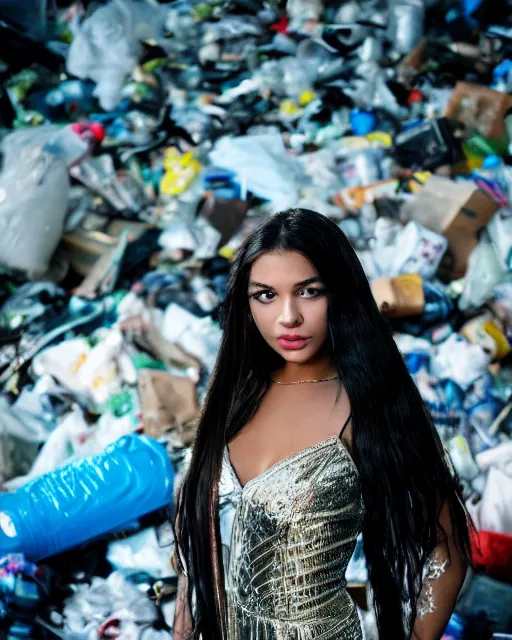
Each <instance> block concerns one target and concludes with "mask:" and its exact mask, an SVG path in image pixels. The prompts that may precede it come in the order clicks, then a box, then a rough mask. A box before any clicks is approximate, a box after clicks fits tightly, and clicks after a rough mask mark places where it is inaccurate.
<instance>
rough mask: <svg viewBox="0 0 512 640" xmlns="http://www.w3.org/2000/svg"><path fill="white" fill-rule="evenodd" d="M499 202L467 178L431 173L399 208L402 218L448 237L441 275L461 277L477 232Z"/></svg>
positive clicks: (496, 208)
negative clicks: (445, 176) (459, 178)
mask: <svg viewBox="0 0 512 640" xmlns="http://www.w3.org/2000/svg"><path fill="white" fill-rule="evenodd" d="M498 208H499V205H498V204H497V203H496V202H495V201H494V200H493V199H492V198H491V197H490V196H489V195H487V193H485V192H484V191H482V190H481V189H477V188H475V185H474V184H473V183H471V182H469V181H467V182H460V183H458V182H454V181H452V180H448V179H446V178H442V177H439V176H431V177H430V178H429V179H428V180H427V182H426V184H425V186H424V187H423V189H421V190H420V191H419V192H418V193H417V194H416V196H415V197H414V198H413V199H412V200H410V201H408V202H407V203H406V204H405V205H404V206H403V207H402V209H401V211H400V215H401V218H402V220H404V221H409V220H416V221H417V222H419V223H420V224H423V225H424V226H425V227H427V228H429V229H432V231H435V232H437V233H442V234H443V235H444V236H445V237H446V238H447V239H448V247H449V248H448V252H447V256H446V257H445V259H444V260H443V268H442V271H443V272H444V273H443V276H444V277H446V278H448V279H455V278H461V277H462V276H464V274H465V273H466V269H467V263H468V258H469V254H470V253H471V252H472V251H473V249H474V248H475V247H476V245H477V244H478V237H479V233H480V231H481V230H482V229H483V228H484V227H485V226H486V224H487V223H488V222H489V221H490V219H491V218H492V216H493V215H494V213H495V212H496V211H497V210H498Z"/></svg>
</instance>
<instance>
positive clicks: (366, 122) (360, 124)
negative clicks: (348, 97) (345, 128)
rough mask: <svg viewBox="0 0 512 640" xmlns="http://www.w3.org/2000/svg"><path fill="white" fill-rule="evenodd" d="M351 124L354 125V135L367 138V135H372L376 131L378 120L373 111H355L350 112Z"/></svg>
mask: <svg viewBox="0 0 512 640" xmlns="http://www.w3.org/2000/svg"><path fill="white" fill-rule="evenodd" d="M350 124H351V125H352V130H353V132H354V135H356V136H365V135H366V134H367V133H371V132H372V131H373V130H374V129H375V125H376V124H377V118H376V117H375V114H373V113H372V112H371V111H364V110H363V109H353V110H352V111H351V112H350Z"/></svg>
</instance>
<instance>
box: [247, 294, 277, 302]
mask: <svg viewBox="0 0 512 640" xmlns="http://www.w3.org/2000/svg"><path fill="white" fill-rule="evenodd" d="M275 296H276V294H275V293H274V292H273V291H258V293H254V294H253V296H252V297H253V298H255V299H256V300H258V301H259V302H272V300H273V299H274V298H275Z"/></svg>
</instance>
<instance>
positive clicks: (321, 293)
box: [248, 251, 328, 363]
mask: <svg viewBox="0 0 512 640" xmlns="http://www.w3.org/2000/svg"><path fill="white" fill-rule="evenodd" d="M248 293H249V305H250V308H251V312H252V317H253V318H254V322H255V323H256V326H257V327H258V329H259V331H260V333H261V335H262V336H263V338H264V339H265V340H266V342H267V343H268V344H269V345H270V346H271V347H272V349H274V351H277V353H279V355H281V356H282V357H283V358H284V359H285V360H287V361H288V362H295V363H305V362H307V361H309V360H311V358H313V357H314V356H315V355H317V354H318V352H319V351H320V350H321V349H322V347H323V346H324V344H325V342H326V339H327V327H328V325H327V292H326V289H325V285H324V283H323V282H322V280H321V279H320V275H319V273H318V271H317V270H316V269H315V267H314V266H313V265H312V264H311V262H310V261H309V260H308V259H307V258H305V257H304V256H303V255H302V254H301V253H299V252H297V251H283V252H268V253H265V254H263V255H262V256H260V257H259V258H258V259H257V260H256V261H255V262H254V264H253V265H252V269H251V274H250V278H249V291H248Z"/></svg>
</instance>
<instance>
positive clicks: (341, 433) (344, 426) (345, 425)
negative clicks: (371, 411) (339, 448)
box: [338, 411, 352, 440]
mask: <svg viewBox="0 0 512 640" xmlns="http://www.w3.org/2000/svg"><path fill="white" fill-rule="evenodd" d="M351 417H352V411H351V412H350V413H349V416H348V418H347V419H346V421H345V424H344V425H343V428H342V430H341V431H340V435H339V436H338V438H339V439H340V440H341V437H342V435H343V432H344V431H345V429H346V428H347V425H348V423H349V422H350V418H351Z"/></svg>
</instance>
